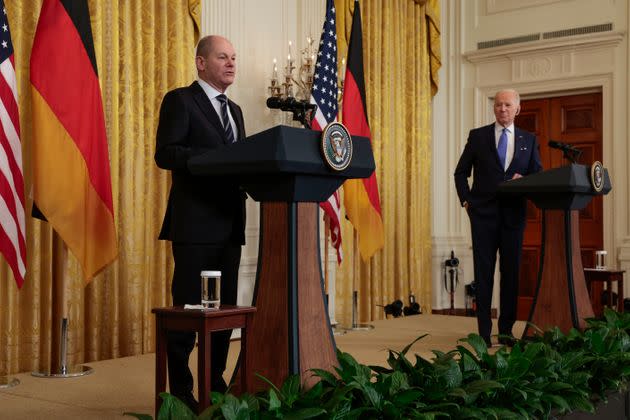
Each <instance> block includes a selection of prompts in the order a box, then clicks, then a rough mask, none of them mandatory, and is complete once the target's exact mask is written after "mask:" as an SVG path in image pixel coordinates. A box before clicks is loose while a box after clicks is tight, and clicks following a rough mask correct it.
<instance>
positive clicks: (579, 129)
mask: <svg viewBox="0 0 630 420" xmlns="http://www.w3.org/2000/svg"><path fill="white" fill-rule="evenodd" d="M514 124H515V125H516V126H517V127H519V128H522V129H524V130H527V131H529V132H532V133H534V134H536V137H537V138H538V143H539V145H540V158H541V161H542V165H543V169H544V170H545V169H551V168H557V167H560V166H564V165H567V164H569V162H568V161H566V160H565V159H564V158H563V156H562V152H561V151H560V150H557V149H552V148H550V147H549V145H548V142H549V140H555V141H559V142H563V143H568V144H571V145H572V146H574V147H576V148H578V149H580V150H581V151H582V155H581V157H580V161H579V162H578V163H581V164H583V165H588V166H590V165H591V164H592V163H593V162H594V161H596V160H598V161H600V162H601V161H602V94H601V92H594V93H584V94H576V95H566V96H556V97H546V98H540V99H527V100H522V101H521V112H520V114H519V115H518V116H517V117H516V120H515V122H514ZM604 163H605V162H604ZM604 166H606V165H605V164H604ZM541 216H542V213H541V211H540V210H538V209H537V208H536V207H535V206H534V205H533V204H532V203H531V202H529V201H528V202H527V227H526V229H525V235H524V239H523V254H522V260H521V269H520V282H519V293H518V309H517V319H519V320H527V318H528V316H529V312H530V308H531V305H532V302H533V299H534V294H535V292H536V281H537V276H538V266H539V260H540V247H541V239H542V238H541V228H542V218H541ZM580 244H581V255H582V264H583V266H584V267H594V266H595V265H594V258H595V257H594V254H595V250H597V249H602V248H603V245H604V234H603V206H602V196H597V197H595V198H594V199H593V200H592V201H591V202H590V203H589V204H588V205H587V206H586V207H585V208H584V209H582V210H580Z"/></svg>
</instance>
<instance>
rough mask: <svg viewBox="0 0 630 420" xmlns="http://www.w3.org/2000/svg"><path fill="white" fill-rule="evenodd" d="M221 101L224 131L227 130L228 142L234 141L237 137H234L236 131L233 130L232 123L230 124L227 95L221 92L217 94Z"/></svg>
mask: <svg viewBox="0 0 630 420" xmlns="http://www.w3.org/2000/svg"><path fill="white" fill-rule="evenodd" d="M217 99H218V100H219V102H221V120H222V121H223V131H225V138H226V139H227V141H228V143H234V142H235V141H236V137H234V131H233V130H232V124H230V118H229V117H228V104H227V96H225V95H224V94H220V95H218V96H217Z"/></svg>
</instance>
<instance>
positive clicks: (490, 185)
mask: <svg viewBox="0 0 630 420" xmlns="http://www.w3.org/2000/svg"><path fill="white" fill-rule="evenodd" d="M519 112H520V97H519V95H518V93H517V92H516V91H515V90H511V89H508V90H502V91H500V92H498V93H497V94H496V95H495V97H494V115H495V117H496V122H495V123H494V124H491V125H488V126H485V127H481V128H476V129H474V130H471V131H470V134H469V135H468V142H467V143H466V147H465V148H464V151H463V153H462V155H461V157H460V158H459V162H458V163H457V168H456V169H455V186H456V188H457V194H458V196H459V200H460V202H461V204H462V206H463V207H465V208H466V211H467V212H468V216H469V218H470V227H471V233H472V243H473V262H474V271H475V280H476V282H477V325H478V328H479V335H481V336H482V337H483V339H484V340H485V342H486V344H488V346H490V345H491V341H490V334H491V331H492V320H491V305H492V288H493V285H494V270H495V264H496V258H497V250H498V251H499V255H500V259H499V271H500V274H501V280H500V282H501V284H500V288H501V293H500V307H499V310H500V315H499V335H500V336H499V342H500V343H502V344H510V343H511V342H512V326H513V325H514V322H515V320H516V305H517V296H518V276H519V268H520V263H521V247H522V243H523V232H524V230H525V210H526V206H525V204H526V203H525V200H524V199H523V198H514V197H503V196H500V195H498V194H497V187H498V186H499V184H500V183H502V182H504V181H507V180H510V179H515V178H520V177H522V176H524V175H529V174H532V173H535V172H538V171H540V170H541V169H542V164H541V162H540V153H539V150H538V142H537V141H536V136H535V135H533V134H531V133H528V132H526V131H522V130H520V129H518V128H515V127H514V118H515V117H516V115H518V113H519ZM473 170H474V176H473V184H472V189H471V188H470V186H469V184H468V177H470V175H471V171H473ZM503 336H504V337H503Z"/></svg>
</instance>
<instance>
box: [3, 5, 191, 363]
mask: <svg viewBox="0 0 630 420" xmlns="http://www.w3.org/2000/svg"><path fill="white" fill-rule="evenodd" d="M41 3H42V1H41V0H33V1H28V2H23V1H19V0H5V6H6V10H7V14H8V17H9V23H10V25H11V35H12V39H13V45H14V49H15V61H16V62H15V67H16V74H17V79H18V94H19V109H20V124H21V129H22V132H21V139H22V145H23V146H22V149H23V156H24V174H25V185H26V191H25V194H26V196H27V204H26V206H27V208H26V213H27V252H28V263H27V264H28V265H27V276H26V280H25V283H24V286H23V288H22V290H20V291H19V292H18V289H17V286H16V284H15V281H14V280H13V278H12V274H11V272H10V270H9V269H8V267H7V265H6V264H5V263H4V261H2V262H0V331H2V333H1V334H0V375H7V374H11V373H15V372H22V371H29V370H38V369H45V368H46V367H47V366H49V365H50V358H51V354H53V353H54V351H52V349H51V347H52V343H53V342H56V339H57V337H56V336H58V335H59V326H58V325H55V326H53V325H51V320H52V319H53V318H54V317H53V312H54V311H64V312H65V314H66V315H67V317H68V320H69V329H68V353H67V355H68V363H69V364H76V363H83V362H88V361H93V360H101V359H109V358H114V357H121V356H129V355H135V354H141V353H146V352H149V351H153V350H154V348H155V337H154V336H153V335H154V330H155V329H154V326H153V325H154V324H153V323H154V320H153V316H152V314H151V308H152V307H155V306H164V305H166V304H168V303H169V302H170V280H171V275H172V269H173V267H172V258H171V252H170V245H169V244H168V243H165V242H160V241H157V236H158V232H159V228H160V225H161V222H162V217H163V215H164V208H165V205H166V201H167V196H168V188H169V182H170V180H169V178H168V173H167V172H166V171H161V170H159V169H158V168H157V166H156V165H155V163H154V161H153V152H154V148H155V131H156V124H157V120H158V111H159V106H160V102H161V100H162V97H163V95H164V93H165V92H166V91H168V90H170V89H173V88H175V87H178V86H182V85H187V84H189V83H190V81H191V80H193V79H194V78H195V77H196V73H195V67H194V60H193V57H194V51H195V44H196V41H197V39H198V36H199V21H200V17H201V16H200V15H201V2H200V0H173V1H162V0H149V1H142V2H140V1H138V2H135V1H134V2H130V1H125V0H117V1H97V0H91V1H89V2H88V4H89V8H90V20H91V24H92V33H93V37H94V49H95V53H96V60H97V63H98V71H99V78H100V84H101V90H102V94H103V108H104V112H105V124H106V129H107V137H108V143H109V154H110V165H111V175H112V193H113V197H114V212H115V219H116V227H117V231H118V236H119V257H118V260H117V261H116V262H114V263H113V264H112V265H110V266H108V267H107V268H106V269H105V270H104V271H103V272H102V273H101V274H99V275H98V276H96V277H95V278H94V279H93V280H92V281H91V282H90V283H89V284H88V286H87V287H84V285H83V280H82V273H81V268H80V267H79V264H78V262H77V261H76V259H75V258H74V256H72V254H71V253H67V254H64V250H63V246H62V244H61V242H60V241H59V239H58V238H57V237H56V235H54V234H53V232H52V230H51V228H50V226H49V225H48V224H47V223H45V222H41V221H39V220H37V219H33V218H31V217H28V215H30V212H31V203H32V201H31V200H32V197H31V194H30V191H29V186H30V185H31V182H30V179H31V174H32V170H33V168H32V165H31V161H30V156H31V152H32V149H31V146H32V145H31V133H32V124H31V122H30V115H31V96H30V89H29V58H30V53H31V47H32V44H33V37H34V33H35V29H36V27H37V20H38V17H39V11H40V9H41ZM58 47H59V48H64V46H63V45H59V46H58ZM68 182H72V180H68ZM64 255H67V257H64ZM59 256H61V258H60V257H59ZM60 270H61V271H62V272H63V281H61V280H60V279H59V278H56V279H55V284H54V285H53V272H55V271H60ZM59 285H63V290H61V291H56V292H57V293H59V292H60V293H59V294H61V295H63V296H65V297H64V301H65V305H60V303H59V300H58V299H56V298H54V293H53V289H54V288H55V287H59ZM62 306H63V308H62Z"/></svg>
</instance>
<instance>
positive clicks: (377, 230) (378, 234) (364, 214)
mask: <svg viewBox="0 0 630 420" xmlns="http://www.w3.org/2000/svg"><path fill="white" fill-rule="evenodd" d="M362 38H363V35H362V31H361V9H360V8H359V2H358V1H356V0H355V2H354V15H353V18H352V31H351V32H350V43H349V45H348V65H347V67H346V75H345V78H344V85H343V104H342V116H343V124H344V125H345V126H346V127H347V128H348V131H349V132H350V134H351V135H353V136H363V137H367V138H370V139H371V137H372V135H371V133H370V124H369V122H368V116H367V103H366V101H365V80H364V77H363V40H362ZM343 196H344V206H345V207H346V215H347V216H348V220H350V223H352V225H353V226H354V228H355V229H356V231H357V234H358V237H359V253H360V254H361V258H362V259H363V260H364V261H366V260H368V259H369V258H370V257H371V256H372V255H374V253H375V252H376V251H378V250H379V249H381V248H382V247H383V244H384V242H385V239H384V233H383V217H382V215H381V202H380V198H379V194H378V183H377V181H376V171H374V172H373V173H372V175H370V177H369V178H364V179H350V180H348V181H346V182H344V184H343Z"/></svg>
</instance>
